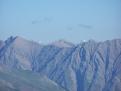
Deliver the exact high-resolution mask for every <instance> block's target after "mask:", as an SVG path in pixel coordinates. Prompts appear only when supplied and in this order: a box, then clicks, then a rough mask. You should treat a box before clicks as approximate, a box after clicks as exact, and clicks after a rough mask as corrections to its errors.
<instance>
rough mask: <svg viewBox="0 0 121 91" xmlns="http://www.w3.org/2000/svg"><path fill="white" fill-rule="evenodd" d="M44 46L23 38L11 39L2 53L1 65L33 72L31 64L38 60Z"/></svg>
mask: <svg viewBox="0 0 121 91" xmlns="http://www.w3.org/2000/svg"><path fill="white" fill-rule="evenodd" d="M41 48H42V46H41V45H39V44H37V43H35V42H33V41H28V40H25V39H23V38H21V37H18V36H17V37H10V38H9V39H7V40H6V41H5V46H4V47H3V48H2V49H1V52H0V63H2V64H4V65H7V66H9V67H11V68H21V69H29V70H31V63H32V62H33V61H34V60H35V59H36V56H37V55H38V53H39V51H40V50H41Z"/></svg>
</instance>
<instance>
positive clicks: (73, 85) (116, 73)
mask: <svg viewBox="0 0 121 91" xmlns="http://www.w3.org/2000/svg"><path fill="white" fill-rule="evenodd" d="M16 79H17V80H16ZM0 91H121V39H113V40H106V41H103V42H96V41H94V40H89V41H84V42H81V43H79V44H73V43H70V42H67V41H65V40H59V41H56V42H53V43H50V44H47V45H43V44H39V43H36V42H34V41H30V40H26V39H24V38H22V37H19V36H16V37H13V36H11V37H9V38H8V39H7V40H5V41H2V40H0Z"/></svg>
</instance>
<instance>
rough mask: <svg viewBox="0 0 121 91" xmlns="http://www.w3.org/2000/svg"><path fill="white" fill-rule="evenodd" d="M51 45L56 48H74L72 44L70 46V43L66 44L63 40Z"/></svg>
mask: <svg viewBox="0 0 121 91" xmlns="http://www.w3.org/2000/svg"><path fill="white" fill-rule="evenodd" d="M52 45H54V46H57V47H72V46H74V44H72V43H71V42H67V41H65V40H62V39H61V40H58V41H55V42H53V43H52Z"/></svg>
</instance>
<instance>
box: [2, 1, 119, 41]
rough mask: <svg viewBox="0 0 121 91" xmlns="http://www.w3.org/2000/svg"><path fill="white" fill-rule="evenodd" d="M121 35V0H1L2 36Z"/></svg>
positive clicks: (70, 38)
mask: <svg viewBox="0 0 121 91" xmlns="http://www.w3.org/2000/svg"><path fill="white" fill-rule="evenodd" d="M11 35H13V36H16V35H18V36H22V37H24V38H27V39H30V40H35V41H42V42H43V43H48V42H51V41H55V40H58V39H65V40H68V41H71V42H75V43H77V42H80V41H81V40H89V39H94V40H99V41H100V40H107V39H113V38H121V0H0V39H3V40H4V39H6V38H7V37H9V36H11Z"/></svg>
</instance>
